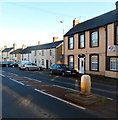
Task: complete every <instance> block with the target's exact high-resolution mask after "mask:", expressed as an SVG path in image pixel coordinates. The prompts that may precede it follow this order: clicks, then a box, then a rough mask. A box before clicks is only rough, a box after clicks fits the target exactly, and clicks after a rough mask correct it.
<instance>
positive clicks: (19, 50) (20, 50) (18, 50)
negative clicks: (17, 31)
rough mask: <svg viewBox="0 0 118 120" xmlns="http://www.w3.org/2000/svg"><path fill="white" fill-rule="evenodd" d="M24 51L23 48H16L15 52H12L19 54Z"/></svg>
mask: <svg viewBox="0 0 118 120" xmlns="http://www.w3.org/2000/svg"><path fill="white" fill-rule="evenodd" d="M21 52H22V48H20V49H17V50H14V51H13V52H11V53H10V54H19V53H21Z"/></svg>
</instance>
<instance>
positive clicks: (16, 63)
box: [9, 62, 18, 67]
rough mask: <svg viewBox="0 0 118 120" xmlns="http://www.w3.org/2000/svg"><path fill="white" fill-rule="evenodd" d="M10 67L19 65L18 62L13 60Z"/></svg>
mask: <svg viewBox="0 0 118 120" xmlns="http://www.w3.org/2000/svg"><path fill="white" fill-rule="evenodd" d="M9 67H18V62H12V63H11V64H9Z"/></svg>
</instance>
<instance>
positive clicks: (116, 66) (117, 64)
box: [110, 57, 118, 71]
mask: <svg viewBox="0 0 118 120" xmlns="http://www.w3.org/2000/svg"><path fill="white" fill-rule="evenodd" d="M110 70H115V71H118V58H112V57H111V58H110Z"/></svg>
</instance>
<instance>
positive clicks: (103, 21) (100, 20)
mask: <svg viewBox="0 0 118 120" xmlns="http://www.w3.org/2000/svg"><path fill="white" fill-rule="evenodd" d="M116 21H118V10H116V9H115V10H113V11H110V12H107V13H105V14H102V15H100V16H97V17H95V18H92V19H90V20H87V21H85V22H82V23H79V24H78V25H76V26H75V27H73V28H71V29H70V30H69V31H68V32H67V33H66V34H65V35H64V36H69V35H73V34H76V33H79V32H84V31H86V30H90V29H94V28H98V27H101V26H105V25H107V24H110V23H114V22H116Z"/></svg>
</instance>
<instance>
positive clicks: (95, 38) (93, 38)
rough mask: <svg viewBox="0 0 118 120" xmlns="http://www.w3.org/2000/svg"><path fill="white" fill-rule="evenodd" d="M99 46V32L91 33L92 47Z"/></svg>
mask: <svg viewBox="0 0 118 120" xmlns="http://www.w3.org/2000/svg"><path fill="white" fill-rule="evenodd" d="M94 41H95V42H94ZM98 46H99V40H98V31H94V32H92V33H91V47H98Z"/></svg>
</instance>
